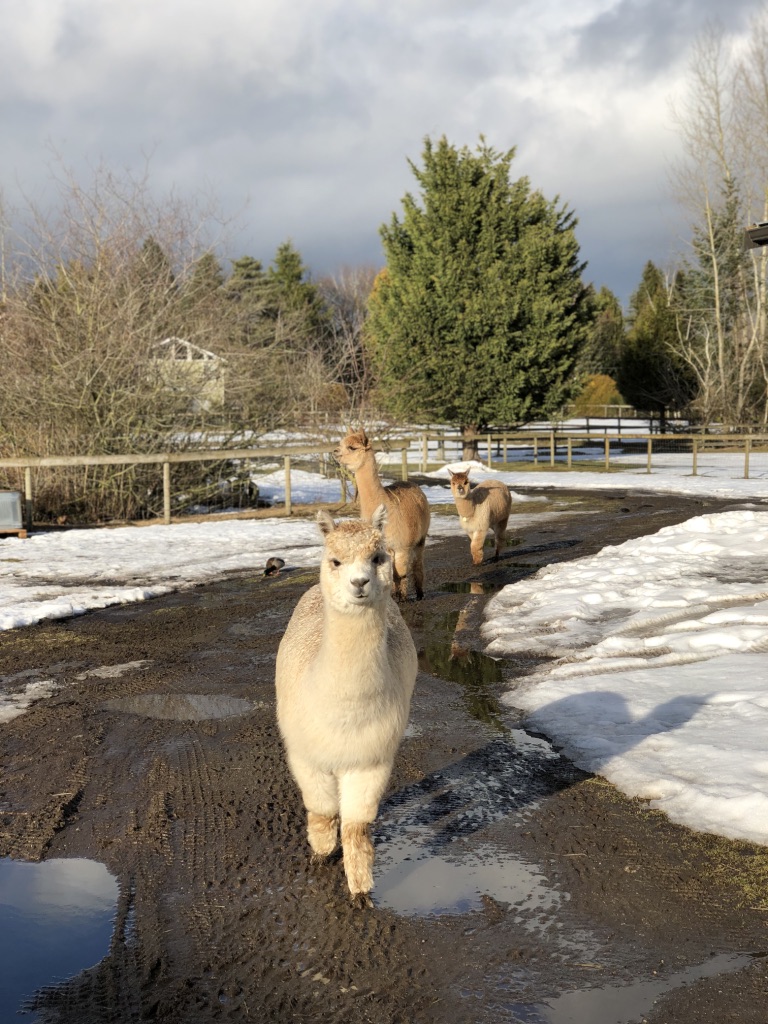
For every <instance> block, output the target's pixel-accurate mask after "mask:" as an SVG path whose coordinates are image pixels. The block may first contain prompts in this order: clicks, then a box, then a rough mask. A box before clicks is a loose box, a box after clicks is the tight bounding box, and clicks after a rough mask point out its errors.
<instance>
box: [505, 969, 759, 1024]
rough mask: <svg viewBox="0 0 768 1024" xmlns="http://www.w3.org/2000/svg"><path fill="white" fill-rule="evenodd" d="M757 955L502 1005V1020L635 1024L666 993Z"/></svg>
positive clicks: (726, 971)
mask: <svg viewBox="0 0 768 1024" xmlns="http://www.w3.org/2000/svg"><path fill="white" fill-rule="evenodd" d="M758 955H762V954H754V953H723V954H720V955H719V956H713V957H711V958H710V959H709V960H707V961H706V963H703V964H696V965H695V966H693V967H689V968H687V969H686V970H685V971H679V972H678V973H676V974H671V975H670V976H669V977H668V978H666V979H664V980H661V979H658V980H654V981H637V982H635V983H634V984H632V985H624V986H621V987H620V986H616V985H606V986H604V987H601V988H591V989H583V990H581V991H578V992H565V993H563V995H561V996H557V997H556V998H555V999H551V1000H549V1001H548V1002H546V1003H514V1004H512V1005H509V1006H506V1007H505V1008H504V1009H505V1010H506V1013H505V1015H504V1019H505V1020H507V1021H509V1022H510V1024H513V1022H514V1024H635V1022H636V1021H638V1020H640V1019H641V1017H642V1016H643V1015H644V1014H646V1013H648V1012H649V1011H650V1010H651V1009H652V1008H653V1006H654V1004H655V1003H656V1001H657V1000H658V999H659V998H660V997H661V996H663V995H665V994H666V993H667V992H672V991H674V990H675V989H677V988H680V987H681V986H683V985H689V984H691V983H692V982H695V981H699V980H700V979H702V978H715V977H717V976H718V975H721V974H731V973H732V972H734V971H739V970H741V969H742V968H744V967H747V966H748V965H749V964H750V963H752V961H753V960H754V959H755V958H756V956H758ZM510 1013H511V1014H512V1015H511V1016H509V1014H510Z"/></svg>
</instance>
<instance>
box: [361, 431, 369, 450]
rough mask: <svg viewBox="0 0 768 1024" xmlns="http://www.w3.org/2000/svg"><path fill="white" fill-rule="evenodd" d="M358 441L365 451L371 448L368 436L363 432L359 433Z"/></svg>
mask: <svg viewBox="0 0 768 1024" xmlns="http://www.w3.org/2000/svg"><path fill="white" fill-rule="evenodd" d="M360 440H361V441H362V442H363V447H364V448H365V450H366V451H368V449H369V448H370V447H371V442H370V441H369V440H368V435H367V434H366V432H365V431H364V430H361V431H360Z"/></svg>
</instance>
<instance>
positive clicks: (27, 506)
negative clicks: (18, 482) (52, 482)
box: [24, 466, 32, 532]
mask: <svg viewBox="0 0 768 1024" xmlns="http://www.w3.org/2000/svg"><path fill="white" fill-rule="evenodd" d="M24 526H25V527H26V529H27V532H30V531H31V530H32V467H31V466H25V467H24Z"/></svg>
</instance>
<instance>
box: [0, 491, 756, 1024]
mask: <svg viewBox="0 0 768 1024" xmlns="http://www.w3.org/2000/svg"><path fill="white" fill-rule="evenodd" d="M727 507H735V503H733V502H730V503H718V502H715V501H700V500H692V499H683V498H677V497H668V496H647V495H633V494H612V495H610V496H609V495H598V494H594V493H590V494H581V495H578V494H568V495H566V494H562V495H561V494H558V495H557V496H553V497H552V498H551V500H550V501H549V502H548V503H547V504H546V505H541V506H538V509H539V511H540V512H541V513H542V514H541V515H538V516H537V515H533V516H531V511H532V509H533V510H534V511H535V510H536V508H537V506H531V505H519V506H515V511H516V512H521V513H523V514H524V519H519V520H518V524H517V525H516V522H515V516H513V518H512V520H511V521H510V533H511V536H513V537H514V538H515V544H514V546H513V547H512V548H511V549H510V550H509V551H508V553H507V556H506V557H505V558H503V560H502V561H501V562H499V563H496V564H494V563H486V564H485V565H483V566H482V567H480V568H478V569H474V568H473V567H472V566H471V564H470V562H469V545H468V541H467V539H466V537H464V536H457V537H456V538H455V539H453V538H452V539H448V540H444V541H440V542H438V543H435V544H433V545H430V547H429V549H428V552H427V595H426V598H425V600H424V601H423V602H420V603H411V604H409V605H408V606H407V608H406V610H405V615H406V618H407V621H408V623H409V625H410V627H411V629H412V631H413V634H414V637H415V639H416V644H417V647H418V649H419V652H420V665H421V671H420V673H419V678H418V681H417V687H416V693H415V696H414V701H413V709H412V716H411V724H410V726H409V730H408V736H407V738H406V740H405V741H404V743H403V746H402V748H401V751H400V754H399V756H398V759H397V762H396V765H395V772H394V775H393V778H392V781H391V785H390V789H389V793H388V796H387V799H386V801H385V803H384V805H383V807H382V809H381V814H380V818H379V821H378V823H377V826H376V828H375V842H376V851H377V853H376V856H377V861H376V868H375V878H376V887H375V889H374V894H373V895H374V902H375V906H374V908H373V909H369V910H356V909H353V908H352V907H351V906H350V905H349V902H348V898H347V892H346V886H345V882H344V876H343V870H342V867H341V864H340V863H338V862H336V863H332V864H330V865H327V866H313V865H311V864H310V860H309V856H308V848H307V846H306V843H305V839H304V835H303V815H302V811H301V807H300V804H299V799H298V795H297V792H296V789H295V787H294V785H293V783H292V781H291V779H290V777H289V775H288V772H287V769H286V766H285V761H284V758H283V756H282V751H281V748H280V743H279V738H278V734H277V729H276V726H275V717H274V698H273V669H274V657H275V652H276V649H277V645H278V642H279V639H280V636H281V633H282V630H283V629H284V627H285V624H286V622H287V620H288V618H289V616H290V613H291V611H292V609H293V607H294V605H295V604H296V601H297V600H298V598H299V596H300V595H301V594H302V593H303V592H304V590H305V589H306V588H307V587H308V586H309V585H310V584H311V583H313V582H315V580H316V573H314V572H307V571H305V570H291V567H290V566H286V570H285V571H283V572H282V573H281V574H280V575H279V576H277V577H274V578H265V577H263V576H258V575H237V576H232V577H230V578H228V579H226V580H224V581H222V582H220V583H217V584H215V585H206V586H204V587H200V588H198V589H195V590H190V591H186V592H181V593H177V594H174V595H170V596H168V597H164V598H160V599H156V600H154V601H150V602H147V603H144V604H139V605H134V606H124V607H117V608H113V609H108V610H105V611H101V612H96V613H91V614H88V615H84V616H82V617H80V618H76V619H71V620H67V621H62V622H58V623H49V624H42V625H40V626H37V627H33V628H28V629H20V630H15V631H12V632H10V633H7V634H4V635H2V637H0V678H2V679H3V680H4V685H6V686H14V685H21V682H22V681H25V680H26V681H28V680H29V679H33V678H45V679H52V680H54V681H55V682H56V683H57V684H59V688H58V689H57V690H56V691H55V692H54V694H53V695H52V696H51V697H49V698H48V699H46V700H43V701H40V702H39V703H38V704H36V705H35V706H34V707H32V708H31V709H30V710H29V711H28V712H27V713H26V714H24V715H22V716H20V717H18V718H16V719H14V720H13V721H11V722H8V723H6V724H4V725H2V726H0V764H1V766H2V775H0V858H14V859H18V860H26V861H42V860H45V861H48V860H50V859H52V858H90V859H93V860H95V861H98V862H100V863H101V864H103V865H105V866H106V868H107V869H108V870H109V872H111V873H112V875H114V876H115V878H116V879H117V881H118V884H119V898H118V903H117V909H116V917H115V924H114V931H113V934H112V939H111V943H110V945H109V948H108V949H105V950H104V954H105V955H104V958H103V959H102V960H101V961H100V962H99V963H98V964H97V965H96V966H94V967H92V968H91V969H89V970H86V971H84V972H83V973H81V974H79V975H78V976H77V977H75V978H74V979H71V980H70V981H68V982H65V983H62V984H59V985H51V986H50V987H48V988H45V989H43V990H42V991H40V992H39V993H38V995H37V996H36V997H35V999H34V1000H33V1004H32V1007H33V1009H34V1013H35V1014H36V1016H35V1018H34V1019H35V1020H37V1021H40V1022H48V1021H57V1022H64V1024H107V1022H115V1024H117V1022H120V1024H124V1022H134V1021H162V1022H169V1024H170V1022H178V1024H207V1022H209V1021H225V1022H226V1021H248V1020H252V1021H259V1022H262V1021H264V1022H267V1021H271V1022H281V1024H282V1022H286V1024H287V1022H296V1021H298V1022H313V1024H314V1022H318V1024H320V1022H327V1024H331V1022H333V1024H362V1022H374V1024H395V1022H403V1024H406V1022H408V1024H410V1022H416V1024H422V1022H423V1024H432V1022H440V1024H465V1022H477V1024H486V1022H525V1024H573V1022H576V1024H619V1022H635V1021H638V1022H639V1021H647V1022H648V1024H662V1022H663V1024H707V1022H713V1024H714V1022H717V1024H727V1022H738V1024H765V1022H766V1020H768V960H766V959H765V954H766V952H768V931H767V925H768V913H766V910H765V909H764V908H765V907H766V905H767V896H768V893H766V891H765V888H764V883H765V879H766V877H768V871H767V870H766V863H767V862H766V856H767V851H766V850H764V849H761V848H758V847H752V846H750V845H748V844H744V843H732V842H727V841H725V840H720V839H717V838H715V837H711V836H703V835H698V834H695V833H692V832H689V831H688V830H686V829H684V828H680V827H677V826H674V825H671V824H670V823H669V822H668V821H666V820H665V819H664V818H663V817H662V816H661V815H660V814H658V813H655V812H652V811H650V810H648V809H647V808H646V807H645V806H644V805H643V804H642V803H640V802H638V801H631V800H628V799H626V798H624V797H622V796H621V795H620V794H619V793H617V791H616V790H614V789H613V788H612V787H611V786H609V785H607V784H606V783H605V782H604V781H602V780H600V779H597V778H593V777H590V776H587V775H585V774H583V773H581V772H579V771H578V770H576V769H575V768H574V767H573V766H572V765H570V764H568V763H567V762H566V761H564V760H563V759H562V758H560V757H559V756H558V755H557V753H556V752H555V751H553V750H552V749H551V748H550V747H549V746H548V745H547V744H546V742H544V741H543V740H542V739H541V738H537V737H532V736H529V735H527V734H526V733H525V732H524V730H523V729H522V723H521V722H520V721H519V720H518V719H517V717H516V715H515V713H514V711H513V710H512V709H511V708H509V707H506V706H505V705H503V704H501V703H500V702H499V696H500V695H501V694H502V693H504V692H505V691H507V690H509V689H510V688H511V687H513V686H514V681H515V679H516V678H519V677H520V676H521V675H524V674H525V673H526V672H528V671H530V670H531V668H532V667H533V665H532V663H526V662H525V661H522V660H519V661H516V662H512V661H510V662H504V663H497V662H493V661H490V659H486V658H484V657H483V656H482V653H481V652H482V644H481V642H480V638H479V634H478V627H479V624H480V622H481V620H482V611H483V605H484V602H485V601H486V600H487V597H488V595H489V594H491V593H492V592H493V591H494V590H495V589H498V588H499V587H500V586H502V585H503V584H505V583H508V582H512V581H514V580H515V579H520V578H522V577H523V576H525V575H527V574H529V573H531V572H534V571H536V570H537V569H538V568H540V567H541V566H544V565H547V564H549V563H551V562H553V561H561V560H564V559H571V558H577V557H581V556H584V555H588V554H591V553H593V552H595V551H597V550H599V548H600V547H602V546H603V545H604V544H609V543H620V542H621V541H623V540H625V539H628V538H630V537H635V536H638V535H640V534H643V533H650V532H655V531H656V530H657V529H660V528H661V527H662V526H665V525H668V524H670V523H676V522H680V521H683V520H685V519H688V518H690V517H691V516H694V515H699V514H702V513H703V512H708V511H718V510H721V509H725V508H727ZM544 513H546V514H544ZM520 523H523V525H522V526H520V525H519V524H520ZM275 554H278V555H279V554H280V552H275ZM471 584H474V585H473V586H472V585H471ZM761 886H763V887H761ZM761 908H763V909H761ZM17 1009H18V1007H8V1006H5V1007H3V1006H0V1021H3V1022H5V1021H13V1020H25V1019H26V1020H30V1019H32V1018H31V1017H30V1016H24V1015H22V1017H18V1016H17V1014H16V1011H17Z"/></svg>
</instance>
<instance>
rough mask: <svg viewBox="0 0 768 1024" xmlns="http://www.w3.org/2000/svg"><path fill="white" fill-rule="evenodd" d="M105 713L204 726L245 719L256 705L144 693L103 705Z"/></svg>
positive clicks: (199, 695) (226, 699)
mask: <svg viewBox="0 0 768 1024" xmlns="http://www.w3.org/2000/svg"><path fill="white" fill-rule="evenodd" d="M103 706H104V707H105V708H106V709H107V710H108V711H122V712H126V713H127V714H131V715H142V716H144V717H145V718H157V719H161V720H168V721H174V722H204V721H207V720H208V719H211V718H233V717H235V716H237V715H247V714H248V713H249V712H251V711H253V710H254V709H255V708H258V707H261V705H260V704H259V703H254V702H253V701H250V700H241V699H240V698H239V697H225V696H217V697H211V696H208V695H207V694H202V693H144V694H141V695H139V696H137V697H118V698H116V699H115V700H108V701H105V702H104V705H103Z"/></svg>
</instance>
